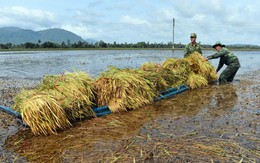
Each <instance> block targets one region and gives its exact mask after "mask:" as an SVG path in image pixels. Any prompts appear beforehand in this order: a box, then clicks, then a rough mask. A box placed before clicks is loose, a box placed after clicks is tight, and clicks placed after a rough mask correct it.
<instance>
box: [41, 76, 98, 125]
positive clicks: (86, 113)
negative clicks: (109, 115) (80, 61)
mask: <svg viewBox="0 0 260 163" xmlns="http://www.w3.org/2000/svg"><path fill="white" fill-rule="evenodd" d="M39 89H40V90H50V89H52V90H54V91H57V92H59V93H61V94H62V95H63V97H61V96H60V97H61V99H59V101H60V102H61V103H60V105H61V107H62V108H63V109H64V110H65V112H66V114H67V116H68V118H69V119H70V120H76V119H81V118H85V117H94V116H95V115H94V112H93V110H92V108H91V106H92V105H93V101H94V99H95V95H94V80H92V79H91V78H89V76H88V75H87V74H86V73H84V72H80V71H75V72H73V73H71V72H66V73H65V74H64V75H56V76H53V75H52V76H46V77H44V79H43V81H42V83H41V85H40V86H39Z"/></svg>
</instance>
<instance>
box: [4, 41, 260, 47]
mask: <svg viewBox="0 0 260 163" xmlns="http://www.w3.org/2000/svg"><path fill="white" fill-rule="evenodd" d="M184 47H185V44H182V43H178V44H174V48H184ZM202 47H203V48H211V45H202ZM228 47H229V48H236V49H240V48H241V49H242V48H246V49H260V46H256V45H229V46H228ZM41 48H62V49H67V48H82V49H83V48H172V42H168V43H163V42H162V43H150V42H137V43H127V42H125V43H116V42H113V43H106V42H104V41H102V40H100V41H97V42H95V43H93V42H91V43H89V42H82V41H78V42H74V43H71V42H70V40H68V41H67V42H62V43H60V44H59V43H54V42H50V41H47V42H43V43H41V40H38V42H37V43H32V42H26V43H24V44H19V45H15V44H12V43H5V44H2V43H1V44H0V49H41Z"/></svg>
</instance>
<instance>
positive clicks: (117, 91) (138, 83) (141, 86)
mask: <svg viewBox="0 0 260 163" xmlns="http://www.w3.org/2000/svg"><path fill="white" fill-rule="evenodd" d="M96 88H97V103H98V106H105V105H107V106H108V107H109V108H110V110H111V111H112V112H120V111H127V110H132V109H138V108H139V107H141V106H144V105H146V104H149V103H151V102H153V99H154V97H155V92H154V85H153V83H151V82H150V81H149V80H147V79H145V78H144V77H142V76H141V75H140V73H139V72H137V71H136V70H133V69H119V68H116V67H112V66H111V67H110V68H109V69H108V70H107V71H105V72H103V73H102V74H101V75H100V77H99V78H98V79H97V81H96Z"/></svg>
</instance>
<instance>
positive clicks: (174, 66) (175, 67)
mask: <svg viewBox="0 0 260 163" xmlns="http://www.w3.org/2000/svg"><path fill="white" fill-rule="evenodd" d="M162 67H163V68H166V69H170V70H171V71H173V72H174V73H175V74H176V75H177V76H178V77H179V80H178V81H177V84H183V83H186V81H187V79H188V75H189V73H190V72H191V67H190V64H189V62H188V61H187V60H185V59H176V58H168V59H167V60H166V61H164V62H163V64H162ZM177 84H175V86H177Z"/></svg>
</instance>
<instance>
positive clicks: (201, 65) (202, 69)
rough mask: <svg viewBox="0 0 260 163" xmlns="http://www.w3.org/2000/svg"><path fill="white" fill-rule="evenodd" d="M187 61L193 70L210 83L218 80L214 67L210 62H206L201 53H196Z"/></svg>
mask: <svg viewBox="0 0 260 163" xmlns="http://www.w3.org/2000/svg"><path fill="white" fill-rule="evenodd" d="M185 59H186V60H187V61H188V62H189V64H190V67H191V70H192V71H193V72H194V73H196V74H199V75H202V76H203V77H204V78H206V79H207V80H208V82H209V83H210V82H213V81H215V80H216V79H217V78H218V76H217V73H216V70H215V68H214V66H213V65H211V64H210V62H207V61H205V60H204V57H203V56H202V55H201V54H200V53H198V52H194V53H192V54H191V55H190V56H189V57H187V58H185Z"/></svg>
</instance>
